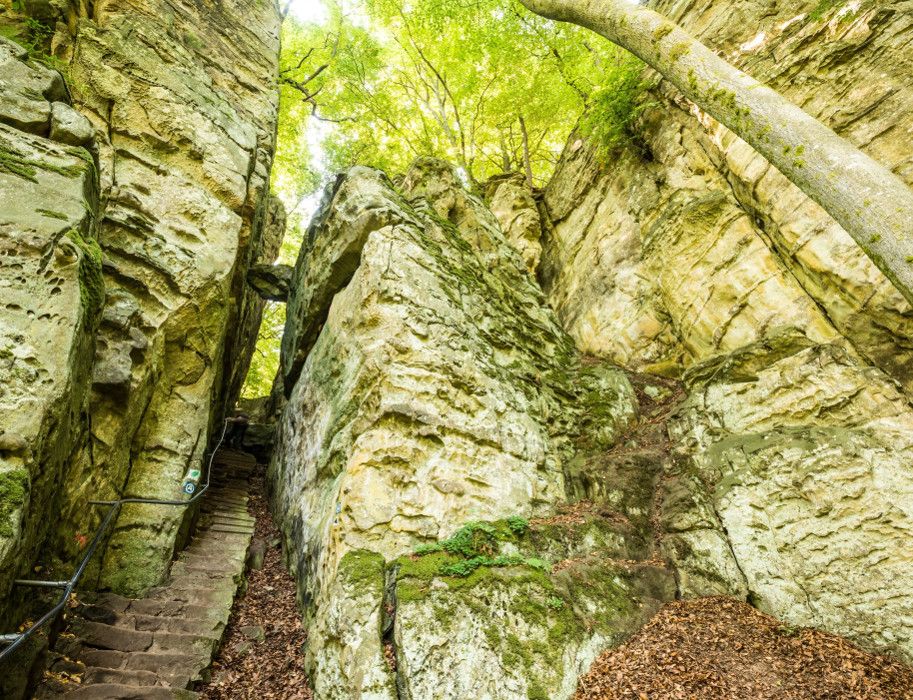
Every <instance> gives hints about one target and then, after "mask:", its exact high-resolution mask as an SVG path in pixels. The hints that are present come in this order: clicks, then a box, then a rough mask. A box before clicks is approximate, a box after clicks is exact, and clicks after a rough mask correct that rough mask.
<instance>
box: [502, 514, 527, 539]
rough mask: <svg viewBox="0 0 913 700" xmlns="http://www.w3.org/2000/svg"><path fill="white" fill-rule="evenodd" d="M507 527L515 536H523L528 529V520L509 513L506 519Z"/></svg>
mask: <svg viewBox="0 0 913 700" xmlns="http://www.w3.org/2000/svg"><path fill="white" fill-rule="evenodd" d="M507 527H509V528H510V530H511V532H513V533H514V534H515V535H516V536H517V537H523V535H525V534H526V531H527V530H529V520H527V519H526V518H521V517H520V516H519V515H511V516H510V517H509V518H508V519H507Z"/></svg>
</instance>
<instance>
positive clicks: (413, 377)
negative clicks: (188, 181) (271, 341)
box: [269, 161, 674, 699]
mask: <svg viewBox="0 0 913 700" xmlns="http://www.w3.org/2000/svg"><path fill="white" fill-rule="evenodd" d="M292 290H293V291H292V295H291V298H290V300H289V305H288V314H287V325H286V333H285V337H284V340H283V355H282V376H283V379H284V389H285V392H286V395H287V403H286V405H285V408H284V410H283V413H282V417H281V420H280V425H279V434H278V440H277V447H276V451H275V453H274V457H273V461H272V463H271V465H270V471H269V475H270V482H271V489H272V491H273V493H274V510H275V513H276V516H277V520H278V521H279V522H280V523H281V527H282V529H283V531H284V533H285V535H286V538H287V543H288V545H289V546H288V552H289V554H290V556H291V558H292V562H291V564H292V566H293V569H294V570H296V571H297V573H298V582H299V587H300V591H301V598H302V600H303V601H304V602H305V605H306V610H307V617H308V621H309V641H308V645H309V655H308V658H309V663H310V667H311V674H312V677H313V681H314V688H315V692H316V693H317V694H318V696H319V697H322V698H393V697H416V698H418V697H441V698H454V699H456V698H462V697H467V696H468V695H469V694H473V693H475V694H477V695H478V696H479V697H485V698H495V697H527V696H529V697H550V698H561V697H568V696H569V695H570V693H571V692H572V691H573V688H574V686H575V682H576V676H577V673H578V672H579V671H580V670H582V669H583V668H585V666H586V665H588V663H589V662H590V661H591V660H592V658H594V656H595V654H596V653H597V652H598V651H599V649H600V648H601V646H603V645H605V644H607V643H610V642H617V641H619V640H620V639H621V638H623V636H624V635H625V633H626V632H629V631H630V630H632V629H635V628H636V627H637V626H638V624H639V622H638V621H641V620H642V619H643V617H644V616H645V615H647V614H648V613H649V611H650V610H653V609H655V607H656V606H657V605H658V604H659V601H662V600H664V599H668V598H669V597H671V596H672V595H673V594H674V583H673V582H672V578H671V575H670V573H669V572H668V571H666V569H665V568H663V567H662V566H656V565H653V564H644V566H642V567H640V566H635V567H634V568H633V569H631V570H622V569H619V568H618V567H617V566H615V565H614V564H613V565H612V566H609V565H607V564H606V563H605V561H603V560H600V559H597V560H596V561H585V562H584V563H574V564H569V565H568V568H567V569H566V570H563V571H561V572H554V573H549V569H550V563H549V562H552V561H559V560H563V559H569V558H571V557H578V558H580V559H581V561H583V560H586V557H587V556H588V555H589V554H591V553H592V552H595V551H600V552H603V550H606V551H608V550H611V555H612V556H616V555H618V554H619V547H621V546H622V544H620V542H622V543H623V542H624V541H625V538H626V534H625V533H621V532H616V530H618V527H617V525H613V522H614V521H612V520H611V519H610V518H609V519H607V517H605V516H602V515H598V514H597V515H595V516H593V520H594V521H595V522H596V525H594V527H597V526H599V525H601V527H602V531H606V532H608V534H603V535H602V536H601V537H596V536H595V535H593V536H590V535H588V534H586V533H583V532H582V533H581V534H580V536H579V538H578V540H579V541H578V542H577V544H576V545H575V547H576V548H572V549H569V546H563V545H561V543H560V541H559V540H560V537H558V535H556V534H555V533H554V532H552V531H551V530H549V529H548V528H547V527H546V526H545V524H544V521H543V523H539V524H536V523H535V522H534V523H533V524H529V523H527V520H526V518H528V517H530V516H532V515H536V514H539V513H545V512H546V511H551V510H553V509H554V506H555V504H556V503H560V502H562V501H563V500H564V498H565V473H566V470H567V469H568V468H569V467H570V464H571V461H572V459H573V455H574V454H575V453H576V447H577V438H579V437H580V435H581V434H582V433H585V434H586V436H587V440H588V441H589V442H590V443H591V444H592V446H593V449H607V448H608V447H609V446H611V445H612V444H614V442H615V440H616V439H617V437H618V435H619V434H620V433H621V432H622V431H623V430H625V429H626V427H627V426H628V425H629V424H631V422H632V421H633V420H634V419H635V417H636V413H637V400H636V398H635V396H634V391H633V389H632V386H631V384H630V383H629V381H628V379H627V378H626V376H625V375H624V374H623V373H622V372H620V371H619V370H617V369H615V368H612V367H609V366H606V365H604V364H601V363H591V364H582V363H581V361H580V359H579V358H578V356H577V354H576V352H575V350H574V348H573V345H572V343H571V341H570V339H569V338H568V336H567V335H566V334H564V332H563V331H562V330H561V329H560V327H559V326H558V325H557V323H556V320H555V318H554V316H553V314H552V313H551V311H550V310H549V309H548V307H547V306H546V305H545V303H544V301H545V300H544V297H543V295H542V293H541V291H540V290H539V288H538V286H537V285H536V284H535V283H534V282H533V281H532V279H531V278H530V276H529V274H528V270H527V267H526V265H525V263H524V261H523V259H522V258H521V257H520V254H519V253H518V251H517V250H516V249H514V248H513V247H512V246H511V245H510V244H509V243H508V241H507V239H506V238H505V236H504V235H503V234H502V232H501V230H500V228H499V226H498V224H497V221H496V220H495V218H494V216H493V215H492V214H491V213H490V212H489V211H488V210H487V209H486V208H485V207H484V205H482V203H481V202H480V201H479V200H477V199H475V198H474V197H472V196H470V195H469V194H468V193H467V192H466V191H465V190H464V189H463V188H462V187H461V186H460V184H459V182H458V180H457V178H456V176H455V174H454V173H453V171H452V170H451V169H450V168H449V167H448V166H445V165H444V164H441V163H438V162H436V161H421V162H419V163H418V164H416V165H415V166H413V168H412V169H411V170H410V171H409V173H407V175H406V176H405V177H404V179H403V180H402V182H401V183H400V188H399V191H398V190H397V189H395V188H394V187H393V185H392V184H391V183H390V182H389V181H388V180H387V179H386V178H385V177H384V176H383V175H382V174H380V173H378V172H376V171H373V170H369V169H365V168H355V169H353V170H351V171H350V172H349V173H347V174H346V175H344V176H341V177H340V178H339V179H338V180H337V181H336V182H335V183H333V184H332V185H331V186H330V188H329V189H328V191H327V195H326V199H325V201H324V203H323V205H322V207H321V210H320V211H319V212H318V214H317V216H316V218H315V221H314V223H313V224H312V225H311V228H310V230H309V232H308V239H307V241H306V243H305V246H304V248H303V249H302V253H301V256H300V258H299V261H298V264H297V266H296V270H295V279H294V282H293V285H292ZM618 490H620V491H623V490H624V485H623V484H620V485H619V486H618ZM466 523H470V524H469V525H466V526H465V527H463V528H461V526H464V525H465V524H466ZM485 523H491V524H485ZM511 524H512V525H511ZM527 528H528V532H527ZM584 529H585V528H584ZM597 529H598V528H597ZM559 530H560V528H559ZM455 533H456V534H455ZM590 534H592V533H590ZM421 545H424V546H425V547H424V549H420V553H421V556H415V557H410V556H404V555H408V553H409V552H411V551H413V550H414V549H415V548H416V547H421ZM562 546H563V548H562ZM626 551H627V550H626ZM572 552H573V553H572ZM607 556H608V555H607ZM632 556H634V557H635V558H637V559H643V560H646V559H649V558H650V557H649V553H648V552H646V551H641V550H638V552H637V554H636V555H632ZM478 557H481V559H480V558H478ZM541 557H548V559H549V562H546V561H545V560H544V559H542V558H541ZM483 561H484V562H485V564H484V565H481V564H480V562H483ZM587 588H590V589H591V590H589V592H588V593H586V594H585V595H584V594H583V593H582V592H583V591H585V590H586V589H587ZM486 591H487V592H488V593H489V594H490V595H489V596H488V597H487V598H486V595H485V592H486ZM575 591H576V592H575ZM577 592H579V593H580V594H579V595H578V593H577ZM486 601H487V602H486ZM467 606H468V607H467ZM473 606H476V608H477V610H476V612H477V615H475V616H472V615H468V614H464V613H466V611H467V610H469V608H472V607H473ZM442 610H443V611H444V612H442ZM586 610H589V611H590V612H589V613H585V611H586ZM587 614H589V615H591V616H592V617H593V618H594V619H595V620H597V621H598V624H596V623H594V625H592V626H590V627H587V626H586V625H585V624H583V622H582V619H583V618H584V617H585V616H586V615H587ZM549 635H551V637H552V639H553V641H554V642H555V644H557V643H558V642H559V641H561V646H560V649H559V650H558V651H554V650H553V649H552V647H550V646H549V645H543V643H542V640H543V639H545V638H548V637H549ZM444 638H447V639H454V640H459V641H460V643H459V644H451V645H442V644H441V643H440V642H441V640H442V639H444ZM470 649H471V650H472V653H471V654H469V653H468V652H467V650H470ZM503 688H508V689H509V690H508V691H504V692H507V694H506V695H504V694H502V691H501V690H500V689H503ZM397 693H399V695H397Z"/></svg>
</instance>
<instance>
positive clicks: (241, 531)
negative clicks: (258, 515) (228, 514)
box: [206, 523, 254, 535]
mask: <svg viewBox="0 0 913 700" xmlns="http://www.w3.org/2000/svg"><path fill="white" fill-rule="evenodd" d="M206 529H207V530H212V531H213V532H230V533H232V534H234V535H252V534H254V526H253V525H250V526H244V525H223V524H221V523H213V524H212V525H210V526H209V527H208V528H206Z"/></svg>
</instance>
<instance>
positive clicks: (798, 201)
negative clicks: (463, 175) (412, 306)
mask: <svg viewBox="0 0 913 700" xmlns="http://www.w3.org/2000/svg"><path fill="white" fill-rule="evenodd" d="M652 5H653V6H655V8H656V9H657V10H658V11H660V12H663V13H665V14H667V15H668V16H669V17H670V18H672V19H674V20H676V21H677V22H679V23H680V24H681V25H682V26H683V27H684V28H685V29H687V30H688V31H690V32H692V33H694V34H695V35H696V36H698V37H699V38H701V39H702V40H703V41H704V42H706V43H707V44H708V45H709V46H711V47H712V48H716V49H719V50H720V51H721V52H722V53H723V54H724V55H725V56H726V57H727V58H728V59H729V60H731V61H732V62H733V63H734V64H736V65H738V66H740V67H742V68H743V69H745V70H747V71H748V72H749V73H750V74H751V75H752V76H753V77H755V78H757V79H758V80H761V81H762V82H765V83H766V84H768V85H770V86H771V87H773V88H775V89H777V90H779V91H781V92H782V93H783V94H784V95H786V96H787V97H789V98H790V99H791V100H793V101H794V102H796V103H797V104H799V105H801V106H802V107H803V108H804V109H805V110H806V111H808V112H809V113H811V114H813V115H814V116H816V117H818V118H820V119H822V120H823V121H824V122H825V123H827V124H829V125H830V126H831V127H832V128H834V129H836V130H837V131H838V133H840V134H841V135H843V136H844V137H846V138H848V139H849V140H850V141H852V142H853V143H855V144H856V145H858V146H860V147H861V148H863V150H866V151H867V152H868V153H870V154H871V155H873V156H874V157H875V158H877V159H879V160H880V161H882V162H883V163H885V164H887V165H889V166H890V167H892V168H893V169H894V170H895V172H897V173H898V175H900V176H901V177H903V178H905V179H906V180H907V181H908V182H911V183H913V167H911V157H910V152H909V148H908V146H907V142H908V138H907V132H908V131H909V129H910V128H911V126H913V121H911V117H910V113H909V110H908V109H907V108H906V105H908V104H909V102H910V99H911V95H910V92H911V90H913V85H911V83H910V80H909V75H910V71H909V68H910V65H909V62H910V60H911V58H910V56H909V52H908V51H905V50H904V47H905V40H904V39H903V36H904V32H905V31H908V28H909V22H910V12H909V10H910V8H911V6H910V3H909V2H907V1H906V0H905V1H903V2H899V3H892V4H891V6H890V7H886V6H885V5H884V4H882V3H874V2H862V3H858V7H857V4H856V3H834V4H833V6H829V9H827V12H823V13H822V12H815V10H816V9H818V8H819V7H820V4H819V3H816V2H814V1H813V0H806V1H791V2H786V3H783V2H780V3H774V2H767V1H766V0H765V1H763V2H760V3H759V2H749V1H748V0H746V1H744V2H735V3H726V4H723V3H713V4H710V5H707V6H706V7H705V6H703V5H701V6H699V5H698V3H693V2H674V3H673V2H671V1H670V2H666V1H664V0H662V1H657V2H653V3H652ZM797 75H799V76H801V79H800V80H797V79H796V78H795V76H797ZM660 92H661V93H662V94H663V95H664V99H662V107H661V108H659V109H657V110H654V111H652V112H650V114H648V116H647V118H646V122H645V124H644V128H643V134H644V138H645V141H646V145H647V146H648V147H649V149H650V151H651V153H652V155H653V157H654V160H653V161H652V162H647V161H645V160H644V159H643V158H641V157H640V156H639V154H637V153H635V152H626V153H622V154H619V155H618V160H617V162H616V163H613V164H612V167H610V168H607V169H606V170H605V171H602V172H600V169H599V168H598V167H595V165H594V164H593V163H592V162H591V161H592V153H591V151H590V149H588V148H587V147H586V146H585V144H584V143H583V142H582V140H578V139H573V140H572V142H571V143H570V144H569V148H568V149H567V151H566V154H565V157H564V160H563V162H562V164H561V166H560V168H559V172H558V174H557V175H556V177H555V178H554V180H553V181H552V182H551V183H550V185H549V187H548V188H547V191H546V196H545V202H546V206H547V209H548V212H549V218H550V219H551V222H552V223H553V224H554V232H553V235H552V236H551V237H550V239H549V243H548V244H547V246H546V247H547V249H548V253H547V254H546V255H545V256H544V258H545V259H544V262H543V270H544V272H545V275H546V278H547V279H548V280H549V282H548V283H547V287H548V288H549V290H550V298H551V300H552V303H553V304H554V305H555V307H556V310H557V311H558V314H559V317H560V318H561V319H562V321H563V322H564V323H565V325H566V326H567V328H568V329H569V332H570V333H571V335H572V336H574V338H575V339H576V340H577V341H578V342H579V343H580V344H581V346H582V347H583V348H584V349H586V350H588V351H592V352H596V353H597V354H600V355H602V356H607V357H612V358H613V359H615V360H616V361H618V362H621V363H623V364H629V363H630V364H633V365H638V366H644V365H649V364H652V363H657V362H659V363H665V362H674V363H677V364H682V363H683V364H690V363H691V362H694V361H700V360H701V359H705V358H706V357H708V356H710V355H712V354H715V353H716V352H719V351H728V350H731V349H732V348H734V347H738V346H739V345H740V344H742V343H743V342H752V339H753V338H752V337H753V336H757V337H758V338H760V337H762V336H763V335H764V332H765V330H764V329H768V328H776V327H778V326H782V325H784V322H785V325H801V326H803V327H806V328H808V330H809V335H810V337H815V338H818V339H824V338H825V337H826V335H827V333H828V331H827V329H826V326H830V327H831V330H830V332H831V333H833V332H834V331H837V332H839V333H841V334H843V335H845V336H846V337H847V338H848V339H849V340H850V341H851V342H852V343H853V345H854V346H855V347H856V348H857V350H858V351H859V352H860V353H861V354H862V355H863V356H864V357H865V358H866V359H867V360H868V361H870V362H871V363H873V364H875V365H876V366H878V367H880V368H882V369H884V370H885V371H886V372H888V373H889V374H890V375H891V376H893V377H895V378H897V379H898V380H899V381H901V382H902V383H904V385H905V386H906V387H907V388H908V389H910V388H911V386H913V385H911V384H910V381H911V380H910V372H911V367H913V358H911V356H910V340H909V339H910V337H911V334H913V312H911V310H910V308H909V305H908V304H906V303H905V302H904V301H903V300H902V299H901V297H900V295H899V293H897V292H896V291H895V290H894V289H893V288H892V287H891V285H890V283H888V281H887V280H886V279H885V278H884V277H883V276H882V275H881V274H880V273H879V272H878V271H877V270H876V269H875V267H874V265H873V264H872V263H871V262H870V261H869V260H868V259H867V258H866V257H865V256H864V254H863V253H862V252H861V251H860V250H859V248H858V246H856V245H855V243H853V241H852V240H851V239H850V238H849V236H848V235H847V234H846V233H845V232H844V231H842V229H840V228H839V226H837V225H836V224H835V223H834V222H833V221H832V220H831V219H830V218H829V217H828V216H827V215H826V214H825V213H824V212H823V211H822V210H821V209H820V208H819V207H818V206H817V205H816V204H814V203H813V202H812V201H811V200H809V199H808V198H806V197H804V195H802V194H801V192H799V191H798V190H797V189H796V188H795V187H793V186H792V185H791V184H790V183H789V182H788V181H786V180H785V178H783V177H782V176H781V175H780V174H779V173H778V172H776V171H775V170H773V168H771V167H770V166H769V164H768V163H767V162H766V161H765V160H764V159H763V158H762V157H760V156H758V155H757V154H755V153H754V152H753V151H752V150H751V149H750V148H749V147H748V146H747V145H746V144H745V143H744V142H742V141H741V140H740V139H738V138H736V137H734V136H733V135H732V134H731V133H730V132H729V131H728V130H726V129H725V128H724V127H722V126H720V125H718V124H716V123H715V122H712V120H709V119H708V118H707V117H706V116H705V115H703V114H702V113H701V112H700V111H699V110H697V109H696V108H694V107H693V105H690V103H689V104H685V103H684V102H683V101H682V100H681V98H680V97H679V96H678V95H677V94H676V93H675V92H674V91H673V90H671V89H666V87H665V86H663V87H661V88H660ZM705 198H707V199H705ZM714 198H716V199H714ZM716 200H718V201H716ZM666 231H672V232H673V234H672V235H673V238H674V240H673V241H672V244H673V245H675V246H676V247H677V252H679V250H678V246H681V245H683V244H684V245H688V246H689V248H692V246H691V245H689V244H688V239H689V238H691V237H692V236H696V235H697V236H698V237H700V238H701V239H702V240H703V239H706V238H707V237H711V238H713V239H720V240H719V242H717V243H715V244H714V245H713V246H711V247H708V248H706V250H705V249H704V248H702V247H701V245H702V244H701V243H700V241H697V242H696V243H695V244H694V247H693V249H691V254H690V255H688V258H687V259H686V261H685V264H684V265H682V266H681V267H680V268H675V267H673V269H672V272H671V273H670V272H669V271H664V269H663V264H666V265H669V264H672V263H671V261H672V260H674V256H673V255H665V254H664V253H663V252H662V251H660V252H659V255H657V254H656V253H655V249H656V247H657V246H660V247H662V246H664V245H666V244H667V240H666V238H665V237H664V232H666ZM727 240H728V241H731V243H729V244H728V245H727V243H726V241H727ZM761 247H765V248H767V249H768V251H767V252H765V251H763V250H760V248H761ZM685 252H686V255H687V254H688V251H685ZM714 256H716V257H714ZM664 261H665V263H664ZM695 264H698V265H701V264H703V265H706V266H710V269H708V270H701V269H700V267H698V268H692V266H693V265H695ZM710 270H713V271H715V272H713V273H711V271H710ZM685 272H689V273H690V274H684V273H685ZM676 273H679V274H676ZM670 277H671V279H670ZM692 281H694V282H692ZM698 312H699V313H698ZM697 316H700V320H698V321H696V320H695V319H696V317H697ZM702 323H706V327H701V324H702Z"/></svg>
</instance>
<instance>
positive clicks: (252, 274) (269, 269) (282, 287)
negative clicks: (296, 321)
mask: <svg viewBox="0 0 913 700" xmlns="http://www.w3.org/2000/svg"><path fill="white" fill-rule="evenodd" d="M291 282H292V268H291V267H289V266H288V265H264V264H260V265H252V266H251V268H250V270H249V271H248V273H247V283H248V284H249V285H250V286H251V287H252V288H253V289H254V291H255V292H257V294H259V295H260V298H261V299H266V300H268V301H287V300H288V291H289V285H290V284H291Z"/></svg>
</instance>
